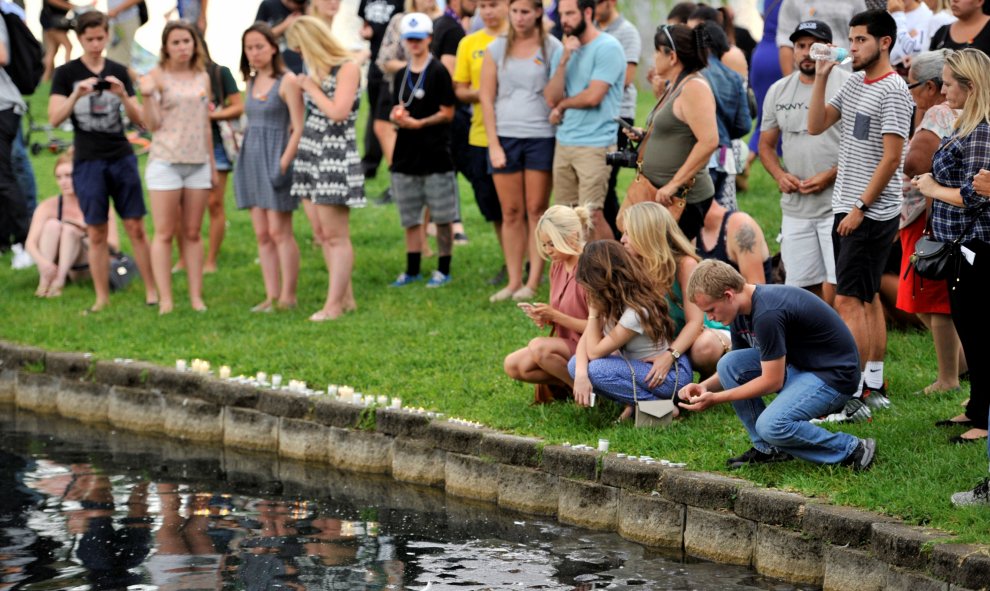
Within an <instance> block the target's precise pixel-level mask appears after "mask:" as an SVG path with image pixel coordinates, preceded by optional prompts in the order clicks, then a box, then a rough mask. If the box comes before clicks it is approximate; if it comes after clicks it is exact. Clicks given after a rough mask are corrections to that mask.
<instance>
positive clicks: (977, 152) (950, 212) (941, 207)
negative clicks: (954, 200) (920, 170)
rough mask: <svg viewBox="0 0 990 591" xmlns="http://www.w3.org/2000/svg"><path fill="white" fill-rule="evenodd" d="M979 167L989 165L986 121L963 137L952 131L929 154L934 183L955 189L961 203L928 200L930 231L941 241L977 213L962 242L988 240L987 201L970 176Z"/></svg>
mask: <svg viewBox="0 0 990 591" xmlns="http://www.w3.org/2000/svg"><path fill="white" fill-rule="evenodd" d="M981 168H986V169H990V125H988V124H987V122H986V121H984V122H983V123H980V124H979V125H978V126H976V129H974V130H973V132H972V133H970V134H969V135H967V136H966V137H963V138H960V137H959V136H957V135H955V134H953V135H951V136H949V137H947V138H945V139H943V140H942V143H941V145H939V147H938V150H937V151H936V152H935V156H934V157H933V158H932V176H933V177H934V178H935V180H936V181H938V184H940V185H942V186H943V187H949V188H951V189H959V192H960V193H961V194H962V199H963V206H964V207H957V206H955V205H950V204H948V203H945V202H944V201H939V200H938V199H936V200H935V201H934V203H933V204H932V234H934V235H935V238H936V239H938V240H942V241H949V240H955V239H956V238H959V237H960V235H961V234H962V233H963V230H965V229H966V225H967V224H969V223H970V222H971V221H973V217H974V216H977V218H976V221H975V223H974V224H973V228H972V229H971V230H970V231H969V232H967V234H966V236H963V237H962V238H963V242H966V241H969V240H980V241H982V242H988V243H990V204H988V203H987V201H988V199H987V198H986V197H982V196H980V195H977V194H976V193H975V192H974V191H973V176H975V175H976V173H978V172H980V169H981Z"/></svg>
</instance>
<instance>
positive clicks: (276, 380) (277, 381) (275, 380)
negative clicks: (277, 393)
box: [272, 373, 282, 388]
mask: <svg viewBox="0 0 990 591" xmlns="http://www.w3.org/2000/svg"><path fill="white" fill-rule="evenodd" d="M281 385H282V374H278V373H273V374H272V388H278V387H279V386H281Z"/></svg>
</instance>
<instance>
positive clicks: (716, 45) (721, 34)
mask: <svg viewBox="0 0 990 591" xmlns="http://www.w3.org/2000/svg"><path fill="white" fill-rule="evenodd" d="M695 29H704V30H705V31H704V33H705V35H707V41H706V43H707V46H708V49H709V50H710V51H711V52H712V53H714V54H715V57H717V58H719V59H722V56H723V55H725V54H726V53H728V51H729V49H731V48H732V46H731V45H730V44H729V37H728V36H727V35H726V34H725V31H723V30H722V27H720V26H718V23H716V22H714V21H705V22H703V23H701V24H700V25H698V26H697V27H695Z"/></svg>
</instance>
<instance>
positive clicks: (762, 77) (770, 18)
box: [749, 0, 784, 154]
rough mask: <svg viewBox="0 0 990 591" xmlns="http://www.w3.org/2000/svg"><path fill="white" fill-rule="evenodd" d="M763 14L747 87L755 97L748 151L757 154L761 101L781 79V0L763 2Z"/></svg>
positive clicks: (761, 109)
mask: <svg viewBox="0 0 990 591" xmlns="http://www.w3.org/2000/svg"><path fill="white" fill-rule="evenodd" d="M765 1H766V10H765V11H764V14H763V37H762V38H761V39H760V42H759V43H758V44H757V45H756V49H755V50H753V61H752V63H751V64H750V67H749V85H750V86H751V87H752V88H753V94H755V95H756V129H754V130H753V135H751V136H750V138H749V149H750V151H751V152H753V153H754V154H756V153H758V150H759V146H760V125H762V124H763V99H765V98H766V96H767V91H768V90H770V86H772V85H773V83H774V82H776V81H778V80H780V79H781V78H783V76H784V74H783V73H782V72H781V71H780V52H779V51H778V49H777V41H776V38H777V16H778V15H779V14H780V5H781V4H783V0H765Z"/></svg>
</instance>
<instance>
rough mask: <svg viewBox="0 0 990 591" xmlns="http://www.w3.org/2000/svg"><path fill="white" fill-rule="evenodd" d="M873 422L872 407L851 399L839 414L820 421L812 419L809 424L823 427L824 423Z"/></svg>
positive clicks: (857, 399) (856, 399) (833, 414)
mask: <svg viewBox="0 0 990 591" xmlns="http://www.w3.org/2000/svg"><path fill="white" fill-rule="evenodd" d="M872 420H873V413H871V412H870V407H868V406H866V405H865V404H863V401H862V400H860V399H859V398H850V399H849V402H847V403H846V405H845V406H844V407H842V410H840V411H839V412H834V413H832V414H830V415H828V416H825V417H822V418H820V419H811V421H809V422H810V423H811V424H813V425H821V424H822V423H861V422H863V421H872Z"/></svg>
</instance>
